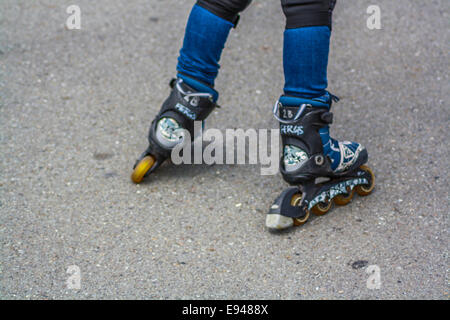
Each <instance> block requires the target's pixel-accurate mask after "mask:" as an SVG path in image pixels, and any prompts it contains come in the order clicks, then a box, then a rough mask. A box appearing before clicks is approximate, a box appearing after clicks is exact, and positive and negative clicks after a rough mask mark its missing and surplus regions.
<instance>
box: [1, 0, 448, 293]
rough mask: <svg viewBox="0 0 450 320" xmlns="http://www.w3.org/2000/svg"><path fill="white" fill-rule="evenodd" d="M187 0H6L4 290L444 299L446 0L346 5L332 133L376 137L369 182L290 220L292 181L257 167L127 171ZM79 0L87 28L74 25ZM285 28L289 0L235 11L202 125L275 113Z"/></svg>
mask: <svg viewBox="0 0 450 320" xmlns="http://www.w3.org/2000/svg"><path fill="white" fill-rule="evenodd" d="M75 2H76V3H75ZM193 3H194V1H193V0H189V1H176V0H165V1H157V0H133V1H118V0H117V1H106V0H98V1H87V0H77V1H50V0H45V1H44V0H41V1H25V0H3V1H1V2H0V221H1V222H0V236H1V238H0V241H1V250H0V252H1V253H0V258H1V260H0V261H1V262H0V263H1V265H0V266H1V267H0V297H1V298H2V299H126V298H130V299H325V298H331V299H381V298H383V299H407V298H410V299H448V297H449V283H448V267H449V261H448V248H449V219H448V212H449V191H448V189H449V188H448V187H449V174H448V171H449V144H448V138H449V134H448V127H449V119H450V112H449V107H448V105H447V103H448V102H447V101H448V100H449V98H450V97H449V89H450V88H449V79H448V70H449V55H448V53H449V49H450V48H449V44H450V37H449V35H450V33H449V30H450V28H449V21H450V19H449V11H450V10H449V9H450V8H449V7H450V4H449V2H448V1H445V0H442V1H440V0H434V1H408V0H396V1H387V0H376V1H366V0H358V1H356V0H353V1H339V2H338V5H337V7H336V9H335V14H334V28H333V36H332V48H331V55H330V64H329V85H330V86H329V89H330V91H331V92H333V93H334V94H336V95H338V96H339V97H340V98H341V102H340V103H338V104H336V105H335V106H334V113H335V123H334V124H333V127H332V135H333V136H334V137H336V138H339V139H346V140H353V141H358V142H361V143H362V144H363V145H365V146H366V147H367V149H368V150H369V157H370V160H369V166H370V167H371V168H372V169H373V170H374V172H375V174H376V181H377V182H376V189H375V191H374V192H373V194H372V195H370V196H368V197H366V198H361V197H355V198H354V199H353V201H352V203H351V204H349V205H347V206H345V207H339V208H335V209H334V210H333V211H332V212H330V213H329V214H328V215H326V216H323V217H315V218H312V219H311V220H310V221H309V222H308V223H307V224H306V225H304V226H303V227H300V228H295V229H292V230H290V231H286V232H281V233H273V232H269V231H268V230H267V229H266V228H265V225H264V221H265V214H266V212H267V211H268V208H269V207H270V205H271V202H272V200H273V199H274V198H275V197H276V196H277V195H278V194H279V193H280V192H281V191H282V190H283V188H285V187H286V186H287V184H286V183H285V182H283V180H282V178H281V176H280V175H279V174H277V175H275V176H262V175H260V166H258V165H214V166H207V165H182V166H174V165H171V164H167V165H164V166H163V167H161V168H160V169H159V170H158V171H157V172H156V173H155V174H154V175H153V176H152V177H151V179H149V180H148V181H147V182H145V183H144V184H142V185H134V184H133V183H132V182H131V181H130V174H131V170H132V165H133V163H134V161H135V159H136V157H137V156H138V155H139V154H140V153H141V152H142V151H143V150H144V149H145V148H146V145H147V142H146V135H147V130H148V126H149V124H150V121H151V119H152V118H153V117H154V115H155V114H156V112H157V111H158V110H159V108H160V105H161V103H162V101H163V100H164V99H165V97H166V96H167V95H168V93H169V88H168V86H167V83H168V81H169V80H170V79H171V77H173V76H174V75H175V66H176V58H177V56H178V51H179V48H180V46H181V43H182V39H183V34H184V26H185V23H186V20H187V17H188V14H189V11H190V8H191V7H192V5H193ZM71 4H77V5H78V6H79V7H80V9H81V30H68V29H67V28H66V27H65V22H66V19H67V18H68V16H69V15H68V14H67V13H66V8H67V7H68V6H69V5H71ZM373 4H375V5H379V7H380V9H381V23H382V29H381V30H369V29H368V28H367V26H366V20H367V18H368V14H367V13H366V10H367V7H368V6H369V5H373ZM283 28H284V16H283V14H282V11H281V7H280V4H279V1H276V0H273V1H262V0H260V1H258V0H256V1H254V3H253V4H252V5H251V6H250V7H249V8H248V9H247V10H246V11H245V12H244V13H243V14H242V18H241V21H240V24H239V26H238V28H237V29H235V30H233V31H232V33H231V35H230V37H229V41H228V43H227V45H226V49H225V50H224V53H223V56H222V61H221V66H222V68H221V73H220V75H219V77H218V79H217V83H216V88H217V90H218V91H219V92H220V95H221V97H220V101H219V102H220V104H221V105H222V108H221V109H220V110H218V111H217V112H214V114H213V115H212V116H211V117H210V118H209V122H208V126H209V127H212V128H218V129H220V130H223V131H224V130H225V129H227V128H244V129H247V128H255V129H268V128H277V122H276V121H275V119H273V117H272V115H271V108H272V105H273V103H274V101H275V100H276V99H277V98H278V97H279V95H280V94H281V92H282V87H283V72H282V71H283V70H282V32H283ZM72 265H75V266H77V267H78V268H79V270H80V273H81V281H80V284H81V287H80V289H79V290H75V289H71V288H70V286H69V287H68V286H67V283H66V281H67V279H68V278H69V277H70V274H69V273H67V270H68V268H69V266H72ZM369 266H378V268H379V275H380V280H381V285H380V288H379V289H370V288H368V287H367V280H368V278H369V274H368V273H367V268H368V267H369Z"/></svg>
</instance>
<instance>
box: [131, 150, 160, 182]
mask: <svg viewBox="0 0 450 320" xmlns="http://www.w3.org/2000/svg"><path fill="white" fill-rule="evenodd" d="M154 164H155V158H154V157H153V156H146V157H144V158H143V159H142V160H141V161H139V163H138V164H137V165H136V167H135V168H134V171H133V174H132V175H131V180H132V181H133V182H134V183H141V182H142V180H143V179H144V176H145V174H146V173H147V172H148V170H150V169H151V167H153V165H154Z"/></svg>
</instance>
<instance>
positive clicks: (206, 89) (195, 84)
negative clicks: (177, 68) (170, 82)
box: [177, 73, 219, 103]
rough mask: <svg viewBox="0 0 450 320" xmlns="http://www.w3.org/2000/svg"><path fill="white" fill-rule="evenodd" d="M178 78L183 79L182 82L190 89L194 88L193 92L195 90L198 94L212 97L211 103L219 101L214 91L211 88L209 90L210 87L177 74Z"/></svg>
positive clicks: (217, 94)
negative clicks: (207, 94)
mask: <svg viewBox="0 0 450 320" xmlns="http://www.w3.org/2000/svg"><path fill="white" fill-rule="evenodd" d="M177 77H178V78H181V79H183V81H184V82H185V83H186V84H187V85H188V86H190V87H192V88H194V89H195V90H197V91H198V92H205V93H210V94H212V96H213V101H214V103H216V102H217V100H218V99H219V93H218V92H217V91H216V90H214V89H213V88H211V87H210V86H208V85H206V84H204V83H202V82H200V81H198V80H196V79H194V78H191V77H188V76H186V75H185V74H182V73H178V74H177Z"/></svg>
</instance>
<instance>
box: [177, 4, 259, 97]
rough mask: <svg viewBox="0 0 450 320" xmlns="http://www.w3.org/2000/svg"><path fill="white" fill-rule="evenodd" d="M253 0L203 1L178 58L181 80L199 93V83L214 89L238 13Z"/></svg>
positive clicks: (197, 5) (189, 25)
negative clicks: (228, 38)
mask: <svg viewBox="0 0 450 320" xmlns="http://www.w3.org/2000/svg"><path fill="white" fill-rule="evenodd" d="M250 1H251V0H199V1H198V2H197V4H196V5H195V6H194V8H193V9H192V11H191V14H190V16H189V20H188V23H187V26H186V31H185V37H184V43H183V47H182V49H181V51H180V56H179V58H178V66H177V70H178V76H179V77H181V78H182V79H183V80H185V81H186V82H187V83H188V84H190V85H191V86H193V87H194V88H196V89H198V90H205V88H203V87H204V86H203V87H202V88H197V87H198V82H200V83H203V84H206V85H207V86H209V87H210V92H211V93H214V96H215V99H217V93H216V92H215V91H214V90H213V89H212V88H213V87H214V80H215V79H216V77H217V74H218V72H219V68H220V66H219V60H220V56H221V54H222V50H223V48H224V46H225V42H226V40H227V37H228V34H229V32H230V29H231V28H232V27H233V26H235V25H236V23H237V20H238V13H239V12H241V11H242V10H244V9H245V8H246V7H247V6H248V4H249V3H250Z"/></svg>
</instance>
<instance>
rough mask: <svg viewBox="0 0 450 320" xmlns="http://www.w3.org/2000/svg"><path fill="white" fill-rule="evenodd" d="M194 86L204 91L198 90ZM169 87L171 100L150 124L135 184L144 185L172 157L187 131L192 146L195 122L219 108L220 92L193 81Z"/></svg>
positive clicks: (176, 82)
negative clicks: (147, 178) (147, 142)
mask: <svg viewBox="0 0 450 320" xmlns="http://www.w3.org/2000/svg"><path fill="white" fill-rule="evenodd" d="M193 86H195V87H196V88H200V89H203V90H200V91H199V90H196V89H194V88H193ZM170 87H171V88H172V91H171V93H170V95H169V97H168V98H167V99H166V101H165V102H164V103H163V105H162V107H161V110H160V111H159V113H158V114H157V116H156V117H155V119H154V120H153V121H152V123H151V126H150V131H149V134H148V141H149V146H148V148H147V149H146V150H145V151H144V152H143V153H142V155H141V156H140V157H139V159H138V160H137V161H136V163H135V165H134V167H133V169H134V170H133V173H132V175H131V180H132V181H133V182H134V183H140V182H142V180H143V179H144V178H145V177H147V176H148V175H149V174H150V173H152V172H153V171H155V170H156V169H157V168H158V167H159V166H160V165H161V164H162V163H163V162H164V161H165V160H166V159H167V158H169V157H170V154H171V151H172V149H173V148H174V147H175V146H176V145H177V144H179V143H181V142H183V139H184V132H185V130H187V131H188V132H189V133H190V137H191V142H192V140H194V138H195V136H194V121H202V122H203V121H204V120H205V119H206V118H207V117H208V115H209V114H210V113H211V112H212V111H213V110H214V108H216V107H218V105H217V104H216V101H217V96H218V94H217V92H216V91H215V90H214V89H212V88H211V87H209V86H207V85H205V84H202V83H200V82H198V81H196V80H194V79H191V78H186V77H184V78H177V79H172V80H171V81H170Z"/></svg>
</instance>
